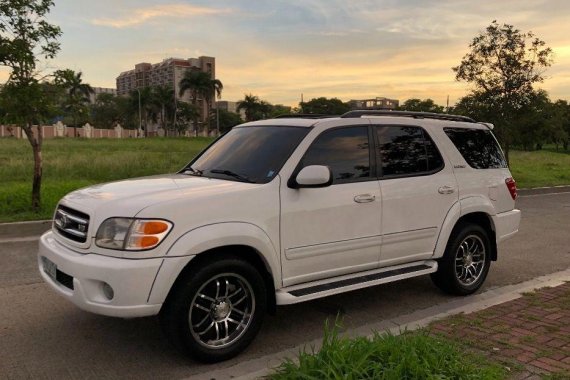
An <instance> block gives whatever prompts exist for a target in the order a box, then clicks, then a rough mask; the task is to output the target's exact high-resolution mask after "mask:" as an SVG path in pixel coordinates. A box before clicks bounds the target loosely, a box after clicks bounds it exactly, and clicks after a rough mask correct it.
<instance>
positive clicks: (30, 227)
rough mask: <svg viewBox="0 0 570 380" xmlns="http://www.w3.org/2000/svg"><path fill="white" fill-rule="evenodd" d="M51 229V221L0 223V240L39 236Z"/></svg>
mask: <svg viewBox="0 0 570 380" xmlns="http://www.w3.org/2000/svg"><path fill="white" fill-rule="evenodd" d="M50 228H51V220H37V221H32V222H14V223H0V239H2V240H7V239H11V238H16V239H20V238H25V237H31V236H39V235H41V234H43V233H44V232H46V231H47V230H49V229H50Z"/></svg>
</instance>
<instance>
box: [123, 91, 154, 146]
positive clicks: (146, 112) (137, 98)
mask: <svg viewBox="0 0 570 380" xmlns="http://www.w3.org/2000/svg"><path fill="white" fill-rule="evenodd" d="M129 95H130V96H129V99H130V107H129V108H131V109H134V110H136V112H137V119H138V118H140V120H138V123H139V124H141V128H142V129H143V131H144V132H143V133H144V136H146V135H147V131H148V124H149V123H148V120H149V119H151V120H153V119H156V115H157V112H156V107H155V104H154V103H153V94H152V88H150V87H143V88H141V89H138V90H135V91H131V92H130V94H129ZM139 108H140V109H139ZM137 128H138V126H137Z"/></svg>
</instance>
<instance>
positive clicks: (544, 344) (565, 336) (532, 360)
mask: <svg viewBox="0 0 570 380" xmlns="http://www.w3.org/2000/svg"><path fill="white" fill-rule="evenodd" d="M431 329H432V331H433V332H435V333H437V334H442V335H443V336H445V337H447V338H449V339H451V340H453V341H456V342H458V343H462V344H465V345H466V346H468V347H472V348H474V349H475V350H478V351H481V352H483V353H485V354H487V355H489V357H491V358H493V359H494V360H499V361H501V362H504V363H505V366H508V365H509V363H513V364H514V366H513V367H514V368H512V370H513V372H514V379H521V380H522V379H529V380H530V379H533V380H534V379H542V378H547V379H570V282H567V283H565V284H564V285H560V286H556V287H552V288H542V289H539V290H537V291H536V292H532V293H525V294H524V295H523V297H521V298H518V299H516V300H513V301H509V302H506V303H503V304H499V305H495V306H492V307H490V308H488V309H485V310H481V311H478V312H475V313H471V314H458V315H455V316H452V317H449V318H447V319H443V320H440V321H437V322H434V323H432V324H431ZM549 376H550V377H549Z"/></svg>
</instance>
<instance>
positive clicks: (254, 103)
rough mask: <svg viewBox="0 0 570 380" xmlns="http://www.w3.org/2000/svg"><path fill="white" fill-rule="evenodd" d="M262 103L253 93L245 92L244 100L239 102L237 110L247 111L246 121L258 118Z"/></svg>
mask: <svg viewBox="0 0 570 380" xmlns="http://www.w3.org/2000/svg"><path fill="white" fill-rule="evenodd" d="M261 108H262V103H261V101H260V100H259V98H258V97H257V96H255V95H253V94H245V95H244V98H243V100H241V101H239V102H238V105H237V111H238V112H240V111H242V110H243V111H245V121H254V120H258V115H259V113H260V109H261Z"/></svg>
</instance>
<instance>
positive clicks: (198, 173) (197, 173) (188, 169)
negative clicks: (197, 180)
mask: <svg viewBox="0 0 570 380" xmlns="http://www.w3.org/2000/svg"><path fill="white" fill-rule="evenodd" d="M188 172H190V173H188ZM202 173H204V171H203V170H198V169H194V168H193V167H191V166H188V167H186V168H184V174H190V175H195V176H198V177H201V176H202Z"/></svg>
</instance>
